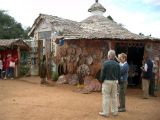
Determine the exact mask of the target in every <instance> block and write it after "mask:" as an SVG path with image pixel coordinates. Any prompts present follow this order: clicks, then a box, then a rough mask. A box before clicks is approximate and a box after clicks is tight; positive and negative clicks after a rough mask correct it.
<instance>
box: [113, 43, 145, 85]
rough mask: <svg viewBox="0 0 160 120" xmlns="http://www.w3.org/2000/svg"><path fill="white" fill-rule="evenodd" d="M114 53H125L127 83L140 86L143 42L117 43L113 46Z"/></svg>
mask: <svg viewBox="0 0 160 120" xmlns="http://www.w3.org/2000/svg"><path fill="white" fill-rule="evenodd" d="M115 50H116V54H117V55H118V54H119V53H122V52H124V53H126V54H127V62H128V64H129V76H128V85H129V86H135V87H140V86H141V69H140V67H141V66H142V61H143V54H144V44H143V43H122V44H121V43H117V44H116V46H115Z"/></svg>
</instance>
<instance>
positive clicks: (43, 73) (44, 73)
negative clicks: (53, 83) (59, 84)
mask: <svg viewBox="0 0 160 120" xmlns="http://www.w3.org/2000/svg"><path fill="white" fill-rule="evenodd" d="M46 76H47V68H46V56H45V55H43V60H42V62H41V64H40V78H41V84H45V83H46Z"/></svg>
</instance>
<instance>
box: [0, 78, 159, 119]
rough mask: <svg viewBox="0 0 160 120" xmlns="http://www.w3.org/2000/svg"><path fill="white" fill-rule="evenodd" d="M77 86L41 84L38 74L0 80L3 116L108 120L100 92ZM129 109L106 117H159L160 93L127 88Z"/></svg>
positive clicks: (10, 117) (0, 117)
mask: <svg viewBox="0 0 160 120" xmlns="http://www.w3.org/2000/svg"><path fill="white" fill-rule="evenodd" d="M75 89H76V87H75V86H69V85H59V86H57V85H52V86H44V85H40V84H39V78H37V77H28V78H23V79H22V78H21V79H17V80H0V120H105V119H106V118H103V117H101V116H99V115H98V112H99V111H101V93H100V92H98V93H92V94H81V93H77V92H73V91H74V90H75ZM126 99H127V100H126V101H127V112H125V113H119V116H117V117H113V116H110V117H109V118H107V120H113V119H114V120H160V93H158V97H156V98H153V97H150V99H148V100H145V99H141V91H140V90H138V89H128V90H127V98H126Z"/></svg>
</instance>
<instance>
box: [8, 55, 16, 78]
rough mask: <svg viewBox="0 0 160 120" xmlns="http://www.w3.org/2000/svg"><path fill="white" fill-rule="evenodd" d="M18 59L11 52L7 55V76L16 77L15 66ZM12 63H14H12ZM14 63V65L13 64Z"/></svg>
mask: <svg viewBox="0 0 160 120" xmlns="http://www.w3.org/2000/svg"><path fill="white" fill-rule="evenodd" d="M16 61H17V60H16V59H14V58H13V57H12V56H11V54H8V55H7V59H6V76H7V78H11V79H13V78H14V68H15V62H16ZM11 64H12V65H11ZM13 64H14V65H13Z"/></svg>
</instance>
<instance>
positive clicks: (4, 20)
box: [0, 10, 29, 39]
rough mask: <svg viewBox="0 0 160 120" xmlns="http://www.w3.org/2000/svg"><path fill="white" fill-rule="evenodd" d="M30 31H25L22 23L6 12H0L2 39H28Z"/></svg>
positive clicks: (0, 36)
mask: <svg viewBox="0 0 160 120" xmlns="http://www.w3.org/2000/svg"><path fill="white" fill-rule="evenodd" d="M28 29H29V28H28ZM28 29H26V30H24V29H23V27H22V25H21V23H18V22H16V21H15V19H14V18H13V17H11V16H10V15H8V14H7V12H6V11H4V10H0V39H15V38H28V36H27V31H28Z"/></svg>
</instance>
